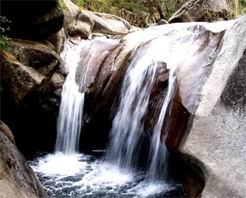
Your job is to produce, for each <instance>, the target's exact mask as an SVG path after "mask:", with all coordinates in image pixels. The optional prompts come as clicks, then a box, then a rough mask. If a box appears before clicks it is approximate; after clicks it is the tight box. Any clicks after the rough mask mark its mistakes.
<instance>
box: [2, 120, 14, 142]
mask: <svg viewBox="0 0 246 198" xmlns="http://www.w3.org/2000/svg"><path fill="white" fill-rule="evenodd" d="M0 131H1V132H2V133H4V135H5V136H7V137H8V138H9V139H10V140H11V141H12V142H13V143H15V137H14V136H13V134H12V132H11V130H10V128H9V127H8V126H7V125H6V124H5V123H4V122H3V121H1V120H0Z"/></svg>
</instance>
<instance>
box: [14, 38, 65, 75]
mask: <svg viewBox="0 0 246 198" xmlns="http://www.w3.org/2000/svg"><path fill="white" fill-rule="evenodd" d="M9 48H10V49H9V50H10V51H11V52H12V53H13V55H14V56H15V57H16V59H17V60H18V61H19V62H21V63H22V64H24V65H26V66H28V67H31V68H33V69H35V70H37V71H38V72H39V73H40V74H42V75H43V76H45V77H51V76H52V74H53V73H54V70H55V69H57V68H58V66H59V65H60V63H61V58H60V56H59V55H58V54H57V53H56V52H55V49H54V48H53V46H52V45H51V44H49V43H47V42H46V43H45V42H43V43H41V42H34V41H28V40H20V39H12V40H10V41H9Z"/></svg>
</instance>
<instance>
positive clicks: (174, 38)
mask: <svg viewBox="0 0 246 198" xmlns="http://www.w3.org/2000/svg"><path fill="white" fill-rule="evenodd" d="M168 27H169V26H167V29H168ZM200 32H203V31H201V30H200V29H199V28H198V29H192V28H183V29H182V28H181V30H180V31H178V30H177V29H176V30H173V31H172V29H169V30H168V31H167V32H166V33H163V34H159V35H158V36H156V37H152V39H150V40H148V42H144V44H143V45H140V44H138V46H137V47H136V48H134V49H135V53H134V54H132V57H131V59H130V60H131V61H130V62H129V65H128V67H127V71H126V73H125V76H124V78H123V81H122V87H121V91H120V97H119V103H118V109H117V111H116V114H115V118H114V120H113V123H112V129H111V132H110V140H109V146H108V150H107V152H106V161H104V160H100V159H96V158H95V157H93V156H89V155H84V154H79V153H77V151H78V142H79V136H80V130H81V127H82V115H83V105H84V94H83V93H80V91H81V90H84V89H85V88H86V86H88V85H90V83H91V82H93V79H90V75H89V74H88V75H87V72H89V73H90V72H91V73H97V72H98V70H97V71H94V70H93V68H90V66H91V67H93V65H90V64H101V62H107V61H105V58H106V57H107V55H108V54H109V53H110V52H111V50H110V49H113V48H114V45H117V44H118V41H116V40H115V39H107V38H96V39H92V40H86V41H81V42H79V43H77V44H73V43H69V42H67V43H66V45H65V50H64V51H63V53H62V58H63V60H64V62H65V66H66V67H68V68H67V69H68V70H69V74H68V76H67V79H66V81H65V83H64V87H63V92H62V102H61V106H60V114H59V119H58V126H57V128H58V134H57V142H56V153H55V154H53V155H47V156H45V157H41V158H38V159H36V161H34V162H33V163H32V167H33V169H34V171H35V172H36V174H37V175H38V177H39V178H40V180H41V182H42V183H43V185H44V186H45V188H46V190H47V192H48V193H49V195H51V196H52V197H92V198H97V197H123V198H124V197H125V198H130V197H139V198H140V197H141V198H142V197H152V198H154V197H156V198H159V197H168V196H169V194H168V193H169V192H171V191H174V194H172V193H171V196H176V197H178V196H181V197H182V196H183V195H184V194H183V191H182V186H181V187H180V185H179V184H176V185H174V184H170V183H168V181H167V180H166V179H167V177H166V176H167V174H168V171H169V170H168V159H167V149H166V146H165V144H163V142H164V141H165V128H166V125H167V117H168V115H169V109H170V105H171V103H172V98H173V97H174V94H175V92H176V85H177V84H178V83H179V80H180V79H176V76H175V74H176V73H177V72H180V71H181V70H182V68H183V67H191V68H194V65H207V64H208V62H209V61H208V60H210V55H211V54H212V53H213V52H211V53H209V52H208V50H209V49H215V48H216V47H217V45H218V43H216V42H209V41H208V38H207V37H206V35H205V34H204V35H203V34H200ZM133 35H134V34H133ZM130 36H131V35H130ZM134 39H135V38H134ZM129 40H131V39H129ZM204 43H205V44H206V45H208V46H209V47H210V48H209V49H207V48H206V47H205V46H206V45H204ZM94 44H96V45H94ZM128 44H129V43H128ZM129 45H131V43H130V44H129ZM101 46H107V47H104V48H103V47H102V48H101ZM110 46H111V47H110ZM97 48H101V51H100V50H99V51H98V52H97V53H95V55H94V56H93V55H92V54H93V52H90V49H91V50H92V51H93V49H97ZM88 49H89V50H88ZM83 51H84V52H85V53H82V55H81V52H83ZM123 51H124V50H123ZM198 52H199V53H198ZM117 53H118V52H117ZM119 53H123V52H121V51H120V52H119ZM98 54H100V57H98V56H97V55H98ZM83 56H86V57H83ZM82 58H83V61H82V60H81V59H82ZM95 58H96V61H95ZM99 59H100V60H99ZM81 63H82V64H85V65H84V66H85V67H86V68H85V69H82V71H83V72H81V70H78V65H80V64H81ZM181 66H182V67H181ZM199 67H200V66H199ZM110 68H111V69H112V70H113V69H114V67H113V66H112V67H110ZM97 69H98V68H97ZM99 70H100V69H99ZM167 71H168V72H167ZM198 71H199V72H200V70H198ZM199 72H198V74H197V76H199V75H200V73H199ZM167 74H168V75H169V78H168V87H167V89H166V90H165V91H163V97H162V98H161V101H162V103H161V107H160V108H159V110H158V114H159V115H158V116H157V119H155V121H154V123H153V128H152V131H151V135H150V134H148V135H147V137H151V139H150V145H149V147H150V151H149V153H150V154H149V164H148V167H147V171H143V170H139V169H138V167H137V161H138V155H139V149H140V147H141V144H142V140H143V137H146V133H147V132H150V131H147V132H146V129H145V121H146V119H147V118H148V115H147V114H148V108H149V105H150V100H151V97H152V95H151V94H152V92H153V90H155V88H156V86H157V85H158V86H159V82H160V81H165V80H166V76H165V75H167ZM81 75H82V77H81ZM163 75H164V76H163ZM87 77H88V78H87ZM163 79H164V80H163ZM199 80H200V79H199ZM160 84H161V83H160ZM81 87H82V88H81ZM161 88H163V87H161ZM177 189H178V190H177ZM175 193H176V194H175Z"/></svg>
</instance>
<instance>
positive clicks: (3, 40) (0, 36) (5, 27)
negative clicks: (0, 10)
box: [0, 16, 10, 50]
mask: <svg viewBox="0 0 246 198" xmlns="http://www.w3.org/2000/svg"><path fill="white" fill-rule="evenodd" d="M9 23H10V21H9V20H8V19H7V18H6V17H5V16H0V24H1V25H0V50H6V49H7V48H8V38H7V36H6V34H7V32H8V31H9V30H10V29H9Z"/></svg>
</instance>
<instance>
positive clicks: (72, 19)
mask: <svg viewBox="0 0 246 198" xmlns="http://www.w3.org/2000/svg"><path fill="white" fill-rule="evenodd" d="M63 2H64V4H65V6H66V8H65V9H64V26H63V27H64V30H65V34H66V35H69V32H70V31H71V29H72V27H73V26H74V25H75V23H76V20H77V18H78V16H79V14H80V12H81V11H80V9H79V8H78V7H77V6H76V5H75V4H74V3H73V2H72V1H70V0H63Z"/></svg>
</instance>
